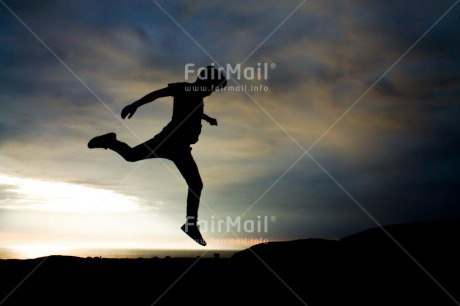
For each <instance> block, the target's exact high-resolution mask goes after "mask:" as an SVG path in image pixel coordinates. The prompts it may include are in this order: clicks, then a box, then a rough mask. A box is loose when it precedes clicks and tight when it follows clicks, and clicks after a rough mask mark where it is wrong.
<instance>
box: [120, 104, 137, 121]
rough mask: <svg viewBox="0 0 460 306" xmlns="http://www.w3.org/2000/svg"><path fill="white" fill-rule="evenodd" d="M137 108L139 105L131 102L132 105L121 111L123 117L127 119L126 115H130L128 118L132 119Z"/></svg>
mask: <svg viewBox="0 0 460 306" xmlns="http://www.w3.org/2000/svg"><path fill="white" fill-rule="evenodd" d="M136 110H137V107H136V106H135V105H134V104H130V105H128V106H126V107H125V108H123V110H122V111H121V118H123V119H125V118H126V116H128V119H131V117H132V116H133V115H134V113H135V112H136Z"/></svg>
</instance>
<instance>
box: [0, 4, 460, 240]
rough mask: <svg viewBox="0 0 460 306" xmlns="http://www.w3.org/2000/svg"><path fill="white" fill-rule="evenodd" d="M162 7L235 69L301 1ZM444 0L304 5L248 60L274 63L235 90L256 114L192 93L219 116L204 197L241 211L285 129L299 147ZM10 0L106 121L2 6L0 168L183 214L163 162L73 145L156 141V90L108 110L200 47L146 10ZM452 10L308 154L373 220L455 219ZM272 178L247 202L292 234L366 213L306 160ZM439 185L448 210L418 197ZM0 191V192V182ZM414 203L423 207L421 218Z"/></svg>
mask: <svg viewBox="0 0 460 306" xmlns="http://www.w3.org/2000/svg"><path fill="white" fill-rule="evenodd" d="M160 3H161V4H162V5H163V6H164V8H165V9H166V10H168V12H170V14H171V15H172V16H173V17H174V18H175V19H176V20H178V22H179V23H180V24H181V25H183V27H184V28H185V29H186V30H187V31H188V32H189V33H190V35H192V36H193V37H194V38H195V39H196V41H198V42H199V43H200V44H201V45H202V46H203V48H205V49H206V50H207V51H208V52H209V53H210V54H211V55H212V56H214V57H215V58H216V59H217V60H218V61H219V63H220V64H226V63H230V64H232V65H234V64H236V63H238V62H239V61H241V60H243V59H244V58H245V57H246V56H247V55H248V54H249V53H250V52H251V51H252V50H253V49H254V48H255V47H256V46H258V44H259V43H260V42H262V41H263V40H264V39H265V38H266V37H267V35H269V34H270V33H271V31H272V30H273V29H275V27H277V26H278V25H279V23H280V22H281V21H282V20H283V19H284V18H285V17H286V16H288V15H289V14H290V13H291V12H292V10H293V9H294V8H295V7H296V6H297V5H298V4H299V3H300V2H298V1H289V2H283V3H280V2H276V1H271V2H263V3H260V2H252V1H249V2H248V1H246V2H239V1H236V2H231V3H230V2H228V3H210V2H207V1H199V2H194V3H193V4H191V3H189V2H182V1H169V2H160ZM450 4H451V3H450V2H449V1H440V2H439V1H438V2H436V3H435V2H430V1H421V2H417V3H404V4H402V3H401V2H398V1H390V2H388V1H377V2H375V1H374V2H368V1H358V2H353V3H326V2H324V1H308V2H306V3H305V4H304V5H303V6H302V7H301V8H300V9H299V10H298V11H297V12H296V13H295V14H293V15H292V17H291V18H289V19H288V20H287V21H286V23H285V24H283V25H282V26H281V27H280V28H279V29H278V30H277V31H276V32H275V33H274V34H273V35H272V36H271V37H270V38H269V39H267V41H266V42H265V43H264V44H263V45H262V46H261V47H260V48H259V49H258V50H257V51H256V52H255V53H254V54H253V55H252V56H251V57H250V59H249V60H248V62H247V63H246V65H248V66H254V65H255V64H257V63H259V62H267V63H276V65H277V66H276V68H275V69H274V70H270V71H269V79H268V80H267V81H262V82H260V83H262V84H263V85H266V86H268V87H269V91H268V92H259V93H250V95H251V96H252V97H253V98H254V99H255V100H256V101H257V103H258V104H259V105H260V106H261V107H262V108H263V109H261V108H259V106H257V105H256V104H255V103H254V102H253V101H252V100H251V99H250V98H249V97H248V96H247V95H245V94H244V93H237V92H234V93H230V92H222V93H215V94H213V95H212V96H211V97H210V98H209V99H207V100H206V102H205V104H206V106H205V109H206V112H207V113H209V115H210V116H213V117H214V116H215V117H216V118H217V119H218V121H219V126H218V127H210V126H207V125H206V123H204V130H203V134H202V135H201V137H200V142H199V143H198V144H197V145H195V146H194V149H193V154H194V155H195V158H196V160H197V162H198V163H199V166H200V171H201V173H202V176H203V180H204V182H205V189H204V197H205V198H206V199H207V200H208V203H209V204H210V205H212V206H211V207H212V208H213V209H215V210H217V211H222V212H225V213H226V214H235V215H236V214H238V213H241V212H242V211H244V210H245V209H246V208H247V207H248V206H249V205H250V204H251V203H252V202H253V201H254V200H256V199H257V198H258V197H259V196H260V195H261V194H262V193H263V192H264V190H266V188H268V187H269V186H270V185H271V184H272V183H273V181H274V180H276V179H277V178H278V177H279V176H280V175H282V174H283V172H284V171H285V170H286V169H287V168H288V167H289V166H290V165H291V164H292V162H294V161H295V160H296V159H297V158H298V157H299V156H300V154H302V150H301V149H300V148H299V147H298V146H297V145H296V144H295V143H294V142H293V141H292V139H290V137H289V136H288V135H286V133H285V132H287V133H289V134H290V135H291V136H292V137H294V138H295V140H296V141H298V142H299V143H300V144H301V145H302V146H304V147H305V148H308V147H309V146H310V145H312V144H313V143H314V142H315V141H316V140H317V139H318V137H320V136H321V135H322V134H323V133H324V132H325V131H326V130H327V129H328V128H329V127H330V126H331V125H332V124H333V123H334V122H335V121H336V120H337V118H339V116H341V115H342V114H343V113H344V112H345V111H346V110H347V108H348V107H350V106H351V105H352V104H353V103H354V102H355V101H356V100H357V99H358V98H359V97H360V96H361V95H362V94H363V93H364V92H365V91H366V90H367V89H368V88H369V86H370V85H372V84H373V83H374V82H375V81H376V80H377V79H378V78H379V77H380V76H381V75H382V73H384V72H385V71H386V69H388V68H389V67H390V65H392V64H393V63H394V62H395V61H396V60H397V59H398V58H399V56H401V54H403V52H404V51H406V50H407V48H408V47H409V46H410V45H411V44H412V43H413V42H414V41H415V40H416V39H417V38H418V37H420V35H421V34H423V33H424V31H425V30H426V29H427V28H428V27H429V26H430V25H432V24H433V22H434V21H435V20H436V19H437V18H438V17H439V16H440V15H441V14H442V13H443V12H444V11H445V9H447V8H448V7H449V5H450ZM8 5H11V7H12V9H13V10H14V11H15V12H17V14H18V15H19V16H20V17H21V18H23V20H24V21H25V22H26V23H27V24H28V25H29V26H30V27H31V28H32V29H33V30H34V31H35V32H36V33H37V35H39V36H40V37H41V38H42V39H43V40H44V41H45V42H46V43H47V44H48V45H49V46H50V47H51V48H52V49H53V50H54V51H55V52H56V53H57V54H58V55H59V56H60V57H61V58H62V59H63V60H64V61H65V62H66V63H67V64H68V65H69V66H70V67H71V68H72V69H73V70H74V71H75V72H76V73H77V74H78V75H79V76H80V77H81V78H82V79H83V80H84V81H85V82H86V83H87V84H88V85H89V86H90V87H91V88H92V89H93V90H94V91H95V92H96V93H97V94H98V95H99V96H100V97H101V98H102V99H103V101H104V102H105V103H106V106H108V107H109V108H110V109H111V110H112V111H113V112H114V114H113V113H111V112H110V111H109V110H108V109H107V108H106V106H105V105H103V104H102V103H100V102H99V101H98V100H97V99H96V98H95V97H94V96H93V95H92V94H91V93H90V92H88V90H87V89H86V88H85V87H84V86H83V85H82V84H81V83H80V82H79V81H78V80H76V79H75V77H74V76H73V75H72V74H71V73H69V71H67V70H66V69H65V68H64V67H63V66H62V65H61V64H60V63H59V62H58V61H57V60H56V59H55V58H53V56H52V55H51V54H50V53H49V52H48V51H47V50H46V49H45V48H43V46H41V45H40V43H39V42H37V41H36V39H35V38H33V37H32V36H31V35H30V34H29V33H28V32H27V31H26V30H25V29H24V28H23V27H22V26H21V24H20V23H18V22H17V20H15V19H14V17H13V16H11V14H9V13H8V12H7V11H6V10H4V9H3V10H0V17H1V18H0V19H1V21H0V23H1V25H2V27H0V39H1V40H2V49H1V51H0V54H1V57H0V58H1V61H0V65H1V69H0V97H1V100H2V115H0V145H1V147H0V157H1V159H2V161H5V162H2V163H1V164H2V171H4V172H3V173H5V174H6V175H10V176H18V177H19V176H20V177H30V178H31V179H44V180H47V181H53V180H56V181H62V182H67V183H77V184H80V183H81V184H83V185H87V186H88V185H89V186H91V187H94V188H101V187H104V188H108V189H112V190H117V192H118V193H119V194H120V195H122V196H127V197H130V196H133V197H136V198H137V199H139V203H140V204H139V205H141V206H142V207H147V206H148V205H153V206H155V204H152V203H155V201H163V202H165V203H166V204H165V205H162V206H161V207H160V208H159V211H162V210H163V212H165V213H166V210H168V212H171V215H172V216H173V217H171V218H172V219H174V218H175V217H176V215H177V216H182V215H183V209H184V204H185V196H186V187H185V186H184V185H183V181H181V179H180V177H179V178H178V177H176V175H177V174H178V173H177V171H175V170H174V168H172V170H171V169H170V168H168V166H167V165H168V162H167V161H166V165H165V164H163V163H161V162H160V161H146V162H145V164H142V166H140V167H139V169H137V168H136V167H137V166H138V164H126V163H125V162H124V161H123V160H122V159H120V158H119V157H118V156H116V155H114V154H110V153H111V152H105V151H102V150H100V151H97V152H96V151H94V150H93V151H90V150H87V148H86V143H87V141H88V140H89V139H90V138H91V137H93V136H95V135H98V134H102V133H106V132H109V131H114V132H116V133H117V135H118V136H119V138H120V139H122V140H124V141H126V142H127V143H129V144H130V145H135V144H137V143H139V142H140V141H141V140H147V139H149V138H151V137H153V136H154V135H155V134H156V133H157V132H159V131H160V130H161V128H162V127H163V126H164V125H165V124H166V123H167V122H168V120H169V118H170V116H171V111H172V108H171V105H172V103H171V99H161V101H158V102H157V103H154V104H152V105H146V106H144V107H143V108H142V110H139V112H138V113H136V116H135V117H134V118H133V119H131V120H129V121H124V122H121V121H119V117H118V116H119V115H118V114H119V113H120V111H121V109H122V108H123V107H124V106H125V105H127V104H128V103H131V102H132V101H134V100H136V99H138V98H140V97H142V96H143V95H145V94H147V93H149V92H150V91H152V90H155V89H159V88H162V87H164V86H166V85H167V84H168V83H171V82H178V81H183V79H184V65H185V64H186V63H195V64H196V66H197V67H198V66H201V65H207V64H209V63H210V62H211V60H210V59H209V58H208V56H207V55H206V54H205V53H204V52H203V50H201V49H200V48H199V47H197V46H196V45H195V44H194V43H193V42H192V41H191V40H190V38H189V37H188V36H187V35H186V34H184V33H183V32H182V30H181V29H179V28H178V27H177V26H176V25H175V24H174V23H173V22H172V21H171V20H170V19H169V18H168V17H167V16H166V15H165V14H164V13H163V12H162V11H161V10H160V9H159V8H158V7H157V6H156V5H155V4H154V3H148V2H147V3H145V2H130V3H129V4H128V3H124V2H120V3H113V4H111V5H107V4H106V3H102V2H101V3H99V2H97V3H95V2H85V1H84V2H72V3H70V2H66V1H54V2H49V3H48V2H47V4H46V5H42V4H40V9H37V4H34V3H33V2H29V1H19V2H18V1H15V2H11V3H8ZM458 10H459V8H455V9H454V10H453V11H452V12H451V13H450V14H449V15H447V16H446V17H445V19H443V20H442V21H441V22H440V23H439V24H438V25H437V26H436V27H435V28H434V29H433V30H432V31H431V32H430V33H429V34H428V35H427V36H426V37H425V38H424V39H423V40H422V41H420V43H419V44H418V45H417V46H416V47H415V48H414V49H413V50H412V51H411V52H410V53H409V54H407V56H406V57H405V58H404V59H403V60H401V61H400V62H399V63H398V65H396V66H395V67H394V68H393V69H392V71H391V72H390V73H388V74H387V75H386V76H385V78H383V79H382V80H381V81H380V82H379V83H378V84H377V85H376V86H375V88H373V89H372V90H371V91H370V92H369V93H368V94H367V95H366V96H365V97H364V99H362V100H361V101H360V103H359V104H357V105H356V107H354V109H353V110H352V111H351V112H349V113H348V114H347V115H346V116H345V117H344V118H343V120H341V121H340V122H339V123H338V124H337V125H336V126H335V127H334V128H333V129H332V130H331V131H330V132H329V133H327V135H325V137H324V138H322V139H321V141H320V142H319V143H318V144H317V145H316V146H315V148H314V149H313V150H312V151H311V153H312V154H313V155H314V156H315V157H316V158H317V159H318V160H319V161H320V162H321V163H322V164H323V165H324V166H325V167H326V168H327V169H328V170H329V171H330V172H331V173H332V174H333V175H334V176H336V177H337V178H338V179H339V181H340V182H342V183H343V184H344V186H346V187H347V188H348V189H350V192H352V194H353V195H356V197H358V198H359V199H364V201H363V203H364V204H366V205H370V206H371V207H372V209H375V211H376V212H378V217H379V218H380V217H382V218H383V219H384V220H388V222H392V221H396V220H402V219H404V218H405V219H406V220H411V219H423V218H430V216H431V215H436V216H438V217H440V216H443V215H444V216H448V215H449V214H450V213H452V212H454V213H456V210H455V209H452V207H451V206H452V203H453V202H454V200H453V196H452V195H449V194H452V192H453V189H452V188H451V186H454V185H455V183H456V182H458V175H457V174H456V172H458V171H452V169H456V167H457V165H458V158H457V155H456V154H455V153H456V152H457V150H458V148H457V147H458V146H457V145H456V143H459V140H460V139H459V134H458V133H457V132H456V131H457V130H458V124H457V121H458V120H457V117H458V113H459V111H460V107H459V104H458V98H459V96H460V92H459V90H458V88H459V86H458V82H459V74H458V68H459V65H460V62H459V60H458V56H457V54H458V51H459V47H460V45H459V42H458V41H457V40H455V39H454V38H453V37H455V34H456V31H457V30H456V29H457V26H458V18H457V17H458ZM242 83H245V82H244V81H243V82H242ZM248 83H251V82H248ZM258 83H259V82H252V84H258ZM264 110H265V111H267V112H268V113H269V114H270V116H272V117H273V119H275V120H276V122H277V123H276V122H274V121H273V120H272V119H271V118H269V116H267V114H266V113H265V111H264ZM124 124H127V125H128V126H129V127H130V128H131V129H132V130H133V131H134V132H135V134H133V133H132V132H131V131H129V130H128V129H127V128H126V126H125V125H124ZM279 125H280V126H281V127H282V129H284V130H285V132H284V131H283V130H282V129H280V126H279ZM138 137H139V138H140V139H141V140H139V138H138ZM430 184H431V186H432V189H429V188H427V185H430ZM277 186H278V187H277V188H276V189H275V191H272V192H271V193H269V194H268V195H267V196H266V197H264V198H263V199H262V200H261V203H260V205H259V204H258V205H256V206H255V208H254V210H253V211H251V212H253V213H262V212H267V213H268V212H270V213H274V214H276V215H279V216H280V217H285V218H286V219H285V220H293V221H292V222H293V223H295V225H292V231H291V232H289V229H283V228H279V231H281V232H282V233H284V234H286V235H287V236H289V235H291V236H292V235H300V233H302V230H304V229H305V228H306V225H305V223H306V222H305V221H306V220H309V224H315V225H316V226H318V227H321V224H322V223H323V222H324V220H328V224H330V223H334V221H337V224H340V226H339V225H337V226H336V229H334V230H331V229H330V228H329V229H325V228H323V229H324V231H325V232H327V231H329V233H331V232H333V231H335V233H338V232H339V231H340V230H341V229H340V228H342V230H344V231H345V230H350V229H351V228H357V227H359V226H368V225H369V223H368V220H366V219H365V218H362V219H359V220H360V221H359V222H357V223H355V221H353V220H354V218H355V217H356V216H359V215H360V214H361V212H360V211H359V210H357V208H356V207H355V206H354V205H353V204H352V203H348V202H347V204H344V202H346V201H347V198H346V196H344V195H343V194H342V193H341V191H340V190H339V189H338V188H337V186H335V185H334V184H333V182H331V181H330V180H329V179H328V178H327V176H325V174H324V173H323V172H322V171H321V170H320V169H318V168H317V167H316V166H315V165H314V163H312V161H310V160H309V159H308V157H305V159H304V160H302V161H301V162H299V164H298V165H297V166H296V167H294V168H293V169H292V170H291V171H290V172H289V173H288V174H287V175H286V176H285V177H284V178H283V180H281V182H280V183H279V185H277ZM396 187H397V188H396ZM395 188H396V189H395ZM443 192H444V193H445V194H446V196H445V197H443V198H442V200H443V202H444V203H445V204H443V205H444V206H443V207H445V208H446V210H445V212H442V211H440V210H439V208H437V207H436V205H435V204H433V203H432V201H434V199H435V195H437V196H439V195H441V194H442V193H443ZM430 194H432V196H431V195H430ZM0 195H3V197H5V196H7V195H9V196H11V193H8V192H5V190H3V192H2V193H0ZM222 195H224V197H222ZM424 197H425V199H424ZM390 200H391V201H390ZM177 203H180V204H177ZM280 203H281V204H280ZM344 205H345V206H344ZM419 206H424V207H426V208H425V209H424V210H423V213H418V211H419V209H420V208H419ZM202 211H203V213H204V214H207V213H209V212H208V211H207V210H206V209H205V208H203V209H202ZM373 211H374V210H373ZM312 215H314V216H315V218H316V219H315V221H314V222H313V221H312V220H310V219H311V217H309V216H312ZM400 216H402V217H400ZM309 218H310V219H309ZM347 220H348V222H347ZM286 222H288V221H286ZM280 224H281V223H280ZM290 228H291V227H290ZM309 229H310V230H314V231H315V232H317V233H319V232H321V230H318V229H317V228H316V229H313V228H312V227H310V228H309ZM280 236H282V234H280ZM339 236H340V235H339ZM299 238H300V237H299Z"/></svg>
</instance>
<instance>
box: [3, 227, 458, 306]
mask: <svg viewBox="0 0 460 306" xmlns="http://www.w3.org/2000/svg"><path fill="white" fill-rule="evenodd" d="M385 231H387V232H388V233H389V234H390V235H391V236H392V237H393V238H394V239H395V240H396V241H397V242H398V243H400V244H401V246H402V247H403V248H404V250H403V249H402V248H401V247H400V246H398V245H397V244H396V243H395V242H394V241H393V240H392V239H391V238H389V236H388V235H387V234H386V233H385V232H384V231H382V229H380V228H375V229H370V230H367V231H364V232H361V233H358V234H355V235H351V236H348V237H345V238H343V239H340V240H339V241H334V240H324V239H305V240H296V241H288V242H272V243H268V244H262V245H256V246H253V247H251V248H249V249H247V250H244V251H241V252H239V253H236V254H235V255H234V256H233V257H232V258H231V259H210V258H202V259H199V260H197V259H196V258H165V259H158V258H152V259H104V258H103V259H99V258H77V257H64V256H50V257H47V258H46V260H45V261H43V258H38V259H32V260H0V301H2V300H3V299H4V298H5V297H6V296H7V295H8V294H9V293H10V292H11V290H13V289H14V288H15V287H16V286H17V285H18V284H19V283H20V282H21V281H22V280H23V279H24V277H26V276H27V275H28V274H29V273H30V272H31V271H32V270H34V269H35V268H36V267H37V266H38V265H39V264H40V266H38V268H37V269H36V270H35V271H34V273H32V274H31V275H30V277H29V278H27V280H26V281H24V282H23V283H22V284H21V286H19V287H18V289H17V290H16V291H15V292H14V293H13V294H12V295H11V296H10V297H9V298H8V299H6V300H5V301H4V303H1V302H0V303H1V306H9V305H152V304H153V303H154V302H155V301H157V303H156V304H155V305H272V304H281V305H305V304H306V305H309V306H311V305H366V306H368V305H404V306H406V305H436V306H437V305H458V303H457V302H456V300H457V301H458V300H460V286H459V278H460V276H459V275H460V265H459V258H460V250H458V248H457V246H458V244H459V239H458V237H457V235H458V234H459V233H460V222H459V220H453V221H444V222H427V223H413V224H405V225H393V226H386V227H385Z"/></svg>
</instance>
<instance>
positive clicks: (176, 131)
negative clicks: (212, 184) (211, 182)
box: [88, 66, 227, 246]
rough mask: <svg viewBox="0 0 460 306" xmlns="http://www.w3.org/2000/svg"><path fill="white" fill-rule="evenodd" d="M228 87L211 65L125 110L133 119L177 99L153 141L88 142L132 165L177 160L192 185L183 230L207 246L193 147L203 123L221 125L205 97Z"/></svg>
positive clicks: (107, 136) (110, 136)
mask: <svg viewBox="0 0 460 306" xmlns="http://www.w3.org/2000/svg"><path fill="white" fill-rule="evenodd" d="M226 85H227V81H226V79H225V76H224V75H223V73H221V71H219V70H218V69H216V68H215V67H213V66H208V67H206V68H204V69H202V70H201V72H200V73H199V75H198V78H197V80H196V81H195V82H194V83H173V84H169V85H168V87H166V88H163V89H159V90H156V91H154V92H152V93H149V94H148V95H146V96H145V97H143V98H141V99H139V100H138V101H136V102H134V103H132V104H130V105H128V106H126V107H125V108H124V109H123V110H122V112H121V117H122V118H123V119H125V118H126V117H128V119H130V118H131V117H132V116H133V115H134V113H135V112H136V110H137V109H138V108H139V107H140V106H142V105H144V104H147V103H150V102H153V101H155V100H156V99H159V98H163V97H169V96H171V97H173V98H174V105H173V115H172V120H171V122H169V123H168V125H167V126H166V127H165V128H164V129H163V130H162V131H161V132H160V133H159V134H158V135H156V136H155V137H153V138H152V139H150V140H148V141H146V142H144V143H141V144H140V145H137V146H135V147H130V146H129V145H127V144H126V143H124V142H121V141H119V140H118V139H117V136H116V134H115V133H108V134H105V135H102V136H97V137H94V138H93V139H91V140H90V141H89V143H88V148H90V149H95V148H104V149H110V150H112V151H115V152H117V153H118V154H120V155H121V156H122V157H123V158H124V159H125V160H127V161H129V162H135V161H139V160H143V159H148V158H166V159H169V160H171V161H173V162H174V164H175V165H176V167H177V169H179V172H180V173H181V174H182V176H183V177H184V179H185V181H186V182H187V185H188V195H187V215H186V222H185V224H184V225H183V226H182V227H181V229H182V230H183V231H184V232H185V233H186V234H187V235H189V236H190V238H192V239H193V240H195V241H196V242H197V243H199V244H201V245H203V246H205V245H206V242H205V241H204V239H203V237H202V236H201V233H200V231H199V228H198V225H197V222H198V206H199V203H200V195H201V190H202V189H203V182H202V181H201V177H200V173H199V171H198V167H197V165H196V163H195V161H194V160H193V157H192V154H191V150H192V148H191V147H190V145H192V144H195V143H196V142H197V141H198V137H199V135H200V133H201V120H205V121H207V122H208V123H209V124H211V125H217V120H216V119H214V118H211V117H209V116H207V115H206V114H205V113H204V112H203V109H204V103H203V98H205V97H207V96H210V95H211V94H212V93H213V92H214V91H215V90H216V89H219V88H224V87H225V86H226Z"/></svg>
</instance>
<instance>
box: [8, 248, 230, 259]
mask: <svg viewBox="0 0 460 306" xmlns="http://www.w3.org/2000/svg"><path fill="white" fill-rule="evenodd" d="M238 251H239V250H207V249H203V250H164V249H161V250H159V249H109V248H106V249H96V248H93V249H89V248H88V249H62V250H58V251H50V250H40V249H30V250H27V249H23V248H20V249H15V248H5V247H0V259H34V258H40V257H45V256H51V255H62V256H75V257H82V258H88V257H91V258H155V257H158V258H166V257H171V258H196V257H202V258H230V257H231V256H232V255H233V254H235V253H236V252H238Z"/></svg>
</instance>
